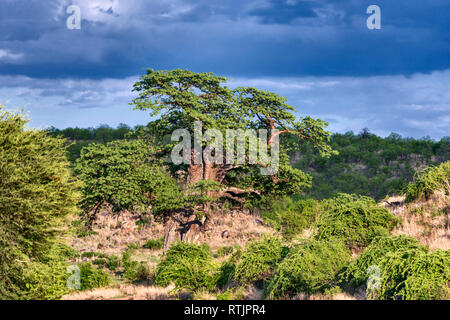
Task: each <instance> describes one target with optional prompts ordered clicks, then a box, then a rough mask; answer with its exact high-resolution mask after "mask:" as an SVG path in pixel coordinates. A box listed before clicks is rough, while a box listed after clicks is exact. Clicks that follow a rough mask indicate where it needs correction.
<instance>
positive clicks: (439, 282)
mask: <svg viewBox="0 0 450 320" xmlns="http://www.w3.org/2000/svg"><path fill="white" fill-rule="evenodd" d="M374 271H376V272H377V273H378V274H376V273H375V274H374V273H372V272H374ZM371 275H374V277H375V278H374V279H372V281H377V283H375V282H374V283H372V284H374V285H373V286H367V283H368V280H369V277H370V276H371ZM340 279H341V282H342V283H343V285H344V286H350V287H358V286H367V288H366V295H367V297H368V298H369V299H381V300H386V299H406V300H411V299H413V300H416V299H426V300H432V299H448V298H449V293H450V291H449V288H448V285H449V281H450V251H448V250H447V251H442V250H436V251H434V252H432V253H429V252H428V248H427V247H426V246H423V245H421V244H420V243H419V242H418V241H417V240H416V239H414V238H411V237H408V236H403V235H402V236H389V237H380V238H378V239H376V240H374V241H373V242H372V243H371V244H370V245H369V246H368V247H367V248H366V250H364V252H363V253H361V254H360V255H359V256H358V258H357V259H356V260H354V261H352V262H351V263H350V264H349V266H348V267H347V268H346V269H345V271H343V272H342V273H341V275H340Z"/></svg>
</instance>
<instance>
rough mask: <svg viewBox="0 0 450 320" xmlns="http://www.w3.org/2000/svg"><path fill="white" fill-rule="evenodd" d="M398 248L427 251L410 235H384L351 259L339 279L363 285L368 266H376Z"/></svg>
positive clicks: (366, 277)
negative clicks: (355, 257)
mask: <svg viewBox="0 0 450 320" xmlns="http://www.w3.org/2000/svg"><path fill="white" fill-rule="evenodd" d="M399 250H419V251H423V252H427V251H428V249H427V248H426V247H425V246H423V245H421V244H420V243H419V241H417V240H416V239H414V238H412V237H408V236H404V235H400V236H386V237H378V238H376V239H374V240H373V241H372V243H371V244H370V245H369V246H368V247H367V248H366V249H365V250H364V251H363V252H362V253H361V254H360V255H359V256H358V258H357V259H356V260H354V261H352V262H351V263H350V264H349V265H348V267H347V268H346V269H345V271H344V272H343V273H342V274H341V275H340V278H341V281H342V282H343V283H344V284H345V285H350V286H351V287H359V286H361V285H365V284H366V283H367V280H368V279H369V277H370V275H371V274H370V273H369V272H368V271H367V270H368V268H369V267H370V266H378V265H379V264H380V261H381V260H382V259H383V258H384V257H385V256H386V255H387V254H388V253H392V252H396V251H399Z"/></svg>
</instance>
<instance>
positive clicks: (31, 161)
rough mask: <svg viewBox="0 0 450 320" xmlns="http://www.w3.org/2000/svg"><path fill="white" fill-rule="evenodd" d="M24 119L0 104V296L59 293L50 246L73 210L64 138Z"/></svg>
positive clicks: (38, 296)
mask: <svg viewBox="0 0 450 320" xmlns="http://www.w3.org/2000/svg"><path fill="white" fill-rule="evenodd" d="M27 122H28V120H26V119H25V118H24V116H23V114H21V113H12V112H8V111H5V110H4V109H3V107H2V106H1V105H0V300H2V299H29V298H34V299H42V298H48V297H53V296H55V295H58V294H60V293H61V294H62V292H64V287H65V283H64V284H61V283H59V281H61V279H62V278H63V277H62V276H61V277H60V275H61V273H62V274H63V275H64V272H65V270H64V269H63V270H62V271H61V270H60V269H61V268H63V267H62V266H59V263H60V261H59V260H57V259H56V258H55V257H54V253H55V247H57V244H58V242H59V241H60V240H61V239H60V237H61V235H62V234H63V233H64V229H65V227H64V218H65V217H66V216H67V215H70V214H76V213H77V212H78V209H77V207H76V203H77V200H78V193H77V191H76V190H77V183H76V182H75V179H74V178H73V176H72V174H71V170H70V164H69V161H68V160H67V157H66V150H65V143H66V141H65V140H63V139H60V138H52V137H50V136H48V135H47V133H46V132H45V131H42V130H31V129H27V128H26V123H27Z"/></svg>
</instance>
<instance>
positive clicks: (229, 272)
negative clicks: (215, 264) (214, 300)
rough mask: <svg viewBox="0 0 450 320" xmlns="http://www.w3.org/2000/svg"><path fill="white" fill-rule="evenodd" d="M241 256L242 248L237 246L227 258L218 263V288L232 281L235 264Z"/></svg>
mask: <svg viewBox="0 0 450 320" xmlns="http://www.w3.org/2000/svg"><path fill="white" fill-rule="evenodd" d="M241 256H242V249H241V247H239V246H237V247H236V250H234V252H233V253H232V254H231V256H229V257H228V259H227V260H225V261H224V262H223V263H222V264H221V265H220V267H219V271H218V274H219V275H218V279H217V286H218V287H219V288H224V287H225V286H226V285H227V284H229V283H230V282H231V281H233V279H234V275H235V272H236V265H237V263H238V262H239V259H240V258H241Z"/></svg>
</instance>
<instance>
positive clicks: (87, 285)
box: [78, 262, 111, 290]
mask: <svg viewBox="0 0 450 320" xmlns="http://www.w3.org/2000/svg"><path fill="white" fill-rule="evenodd" d="M78 267H79V268H80V286H81V290H87V289H93V288H100V287H104V286H107V285H109V284H110V283H111V279H110V277H109V274H108V273H107V272H105V271H102V270H100V269H97V268H96V267H94V266H93V265H92V264H91V263H90V262H83V263H80V264H79V265H78Z"/></svg>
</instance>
